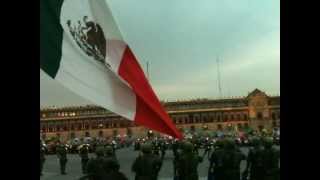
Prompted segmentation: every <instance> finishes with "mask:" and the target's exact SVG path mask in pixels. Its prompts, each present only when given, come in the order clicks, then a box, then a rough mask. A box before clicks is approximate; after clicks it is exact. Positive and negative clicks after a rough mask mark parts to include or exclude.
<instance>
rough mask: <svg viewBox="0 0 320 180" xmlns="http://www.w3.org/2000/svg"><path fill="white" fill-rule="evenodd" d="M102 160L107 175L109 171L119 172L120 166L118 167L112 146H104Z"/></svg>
mask: <svg viewBox="0 0 320 180" xmlns="http://www.w3.org/2000/svg"><path fill="white" fill-rule="evenodd" d="M104 158H105V161H106V162H105V163H106V166H105V171H106V172H107V173H109V172H111V171H114V172H118V171H119V168H120V165H119V163H118V160H117V158H116V156H115V153H114V151H113V148H112V146H106V147H105V148H104Z"/></svg>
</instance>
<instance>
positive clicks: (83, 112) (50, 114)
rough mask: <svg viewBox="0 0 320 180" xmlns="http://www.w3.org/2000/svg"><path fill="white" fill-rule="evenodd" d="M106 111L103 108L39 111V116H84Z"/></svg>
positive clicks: (100, 113)
mask: <svg viewBox="0 0 320 180" xmlns="http://www.w3.org/2000/svg"><path fill="white" fill-rule="evenodd" d="M106 112H107V111H106V110H104V109H99V110H87V111H74V112H49V113H41V115H40V116H41V118H47V117H74V116H86V115H102V114H105V113H106Z"/></svg>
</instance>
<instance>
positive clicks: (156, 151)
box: [152, 140, 161, 156]
mask: <svg viewBox="0 0 320 180" xmlns="http://www.w3.org/2000/svg"><path fill="white" fill-rule="evenodd" d="M160 149H161V147H160V143H159V142H158V141H157V140H155V141H153V142H152V152H153V154H155V155H158V156H159V155H160Z"/></svg>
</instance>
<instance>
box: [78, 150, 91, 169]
mask: <svg viewBox="0 0 320 180" xmlns="http://www.w3.org/2000/svg"><path fill="white" fill-rule="evenodd" d="M79 155H80V157H81V169H82V173H83V174H85V173H86V166H87V163H88V161H89V148H88V146H86V145H84V146H82V147H81V148H80V150H79Z"/></svg>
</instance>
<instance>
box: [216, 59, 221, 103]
mask: <svg viewBox="0 0 320 180" xmlns="http://www.w3.org/2000/svg"><path fill="white" fill-rule="evenodd" d="M217 69H218V71H217V73H218V88H219V98H220V99H221V98H222V90H221V80H220V67H219V57H217Z"/></svg>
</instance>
